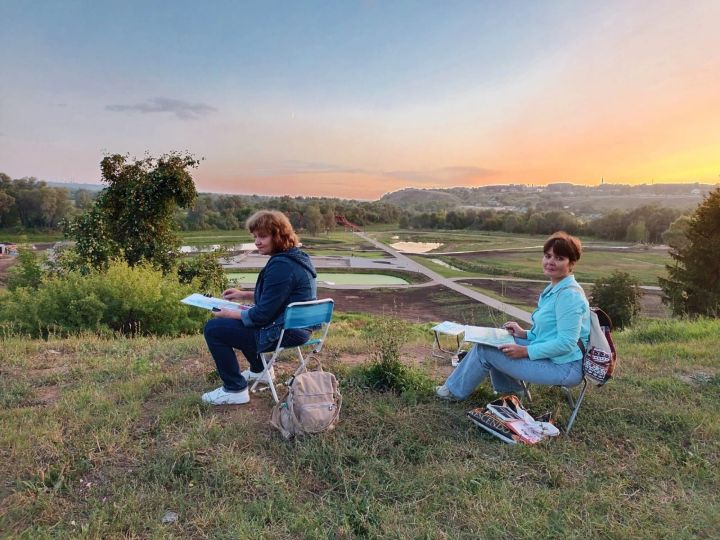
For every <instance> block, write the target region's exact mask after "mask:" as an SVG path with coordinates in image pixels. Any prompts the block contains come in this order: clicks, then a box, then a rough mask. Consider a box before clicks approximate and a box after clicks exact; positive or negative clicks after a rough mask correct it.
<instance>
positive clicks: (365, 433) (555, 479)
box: [0, 314, 720, 538]
mask: <svg viewBox="0 0 720 540" xmlns="http://www.w3.org/2000/svg"><path fill="white" fill-rule="evenodd" d="M370 322H371V318H370V317H369V316H367V315H360V316H349V315H343V314H338V315H337V317H336V320H335V321H334V323H333V327H332V328H331V338H330V341H329V346H328V349H327V350H326V351H325V352H324V353H323V357H324V358H325V365H326V367H327V368H329V369H331V370H332V371H333V372H335V373H336V375H337V376H338V378H339V380H340V381H341V391H342V392H343V397H344V404H343V411H342V416H341V423H340V425H339V426H338V428H337V430H336V431H334V432H331V433H326V434H323V435H321V436H317V437H312V438H308V439H305V440H298V441H294V442H289V443H288V442H285V441H283V440H282V438H281V437H280V436H279V434H278V433H276V432H275V431H273V429H272V428H271V427H269V425H268V423H267V420H268V418H269V413H270V407H269V396H268V395H267V394H262V395H258V396H255V397H253V399H252V401H251V404H250V405H248V406H245V407H237V408H233V407H229V408H220V409H212V408H209V407H206V406H204V405H202V404H201V403H200V401H199V399H198V396H199V394H200V393H201V392H202V391H204V390H206V389H208V388H211V387H213V386H214V385H215V384H216V381H213V380H211V379H212V376H211V375H210V374H211V373H212V371H213V370H212V368H211V359H210V357H209V355H208V353H207V350H206V348H205V345H204V343H203V340H202V337H201V336H189V337H185V338H180V339H155V338H140V339H134V340H131V339H123V338H119V339H101V338H98V337H95V336H91V335H89V336H82V337H77V338H69V339H63V340H58V339H51V340H49V341H39V340H27V339H23V338H21V337H8V338H5V339H4V340H3V341H2V348H1V349H0V392H2V394H0V395H1V396H2V400H1V401H0V537H13V538H15V537H21V538H23V537H24V538H68V537H73V538H74V537H83V538H118V537H122V538H141V537H142V538H145V537H154V538H178V537H179V538H328V537H330V538H358V537H360V538H362V537H370V538H376V537H391V538H477V537H483V538H547V537H570V538H588V537H603V538H627V537H632V538H671V537H672V538H697V537H713V536H715V534H716V531H717V528H718V526H720V504H719V502H720V501H719V495H718V491H717V485H718V482H719V481H720V471H719V469H718V467H717V462H718V458H719V457H720V419H719V416H718V413H717V410H718V406H719V405H720V376H719V373H720V370H719V368H720V366H719V365H718V364H719V362H720V359H719V358H718V355H717V350H718V348H720V322H719V321H716V320H704V321H699V322H686V321H663V322H655V321H648V322H645V323H643V324H641V325H640V326H638V327H636V328H635V329H633V330H632V331H626V332H624V333H618V334H616V337H617V345H618V349H619V353H620V359H621V360H620V362H621V363H620V367H619V372H618V374H617V378H616V380H613V381H612V382H611V383H610V384H608V385H607V386H606V387H604V388H600V389H591V390H590V392H589V394H588V397H587V398H586V402H585V403H584V404H583V407H582V409H581V411H580V415H579V417H578V421H577V423H576V425H575V427H574V428H573V432H572V434H571V435H570V436H561V437H560V438H558V439H557V440H553V441H549V442H547V443H543V444H541V445H539V446H536V447H519V448H517V447H510V446H506V445H503V444H502V443H500V442H499V441H497V440H495V439H492V438H490V437H488V436H486V435H484V434H483V433H481V432H479V431H477V430H476V429H474V428H473V427H472V426H471V425H470V424H469V423H468V422H467V421H466V420H465V418H464V412H465V411H466V410H467V409H469V408H470V407H473V406H477V405H480V404H484V403H487V402H488V401H489V400H490V399H491V398H492V394H491V392H490V390H489V388H488V386H487V385H483V386H481V387H480V389H479V390H478V391H477V392H476V393H475V394H474V395H473V396H472V397H471V399H470V400H469V401H467V402H465V403H447V402H441V401H437V400H435V399H433V398H432V396H431V394H430V392H429V391H427V392H425V393H417V392H415V393H412V394H411V395H407V394H398V393H394V392H385V393H376V392H372V391H369V390H368V389H367V388H365V387H364V385H363V383H362V378H361V377H358V376H356V373H357V370H358V369H361V367H352V366H349V365H348V364H346V363H344V362H343V359H344V358H346V357H348V355H354V354H358V353H366V354H367V353H368V346H367V344H366V342H365V341H364V339H363V337H362V336H363V335H364V329H365V327H366V326H367V325H368V324H369V323H370ZM428 326H429V325H410V329H409V333H408V338H407V340H408V341H407V346H408V350H407V352H406V355H405V361H406V362H408V363H409V364H410V365H412V366H413V369H416V370H418V371H419V372H422V373H423V374H425V376H429V377H432V378H434V379H435V380H437V381H439V380H440V379H441V372H443V371H446V370H447V368H446V362H445V361H441V360H436V359H433V358H431V357H430V355H429V348H430V335H429V332H428ZM420 351H424V352H420ZM209 379H210V380H209ZM545 409H557V410H558V415H559V417H560V419H561V420H564V419H566V418H567V415H568V410H567V407H566V406H564V405H563V402H562V398H561V396H560V395H559V394H558V393H557V392H556V391H555V390H554V389H551V388H536V390H535V399H534V402H533V404H532V406H531V411H536V412H538V411H540V410H545ZM169 510H170V511H174V512H177V513H178V514H179V518H178V521H177V522H176V523H169V524H163V523H162V522H161V521H162V517H163V515H164V514H165V513H166V512H167V511H169Z"/></svg>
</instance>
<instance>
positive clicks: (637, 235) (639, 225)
mask: <svg viewBox="0 0 720 540" xmlns="http://www.w3.org/2000/svg"><path fill="white" fill-rule="evenodd" d="M647 235H648V232H647V226H646V225H645V221H643V220H639V221H634V222H633V223H631V224H630V226H628V228H627V233H626V235H625V238H626V240H628V241H629V242H645V241H646V240H647Z"/></svg>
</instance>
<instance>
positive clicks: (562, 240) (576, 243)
mask: <svg viewBox="0 0 720 540" xmlns="http://www.w3.org/2000/svg"><path fill="white" fill-rule="evenodd" d="M550 250H552V252H553V253H554V254H555V255H560V256H561V257H567V258H568V260H569V261H570V262H571V263H575V262H577V261H578V260H580V255H582V244H581V243H580V240H578V239H577V238H575V237H574V236H570V235H569V234H568V233H566V232H564V231H558V232H556V233H555V234H553V235H552V236H551V237H550V238H548V239H547V240H546V241H545V245H544V246H543V253H547V252H548V251H550Z"/></svg>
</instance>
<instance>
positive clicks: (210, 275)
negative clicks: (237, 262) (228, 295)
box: [177, 252, 228, 294]
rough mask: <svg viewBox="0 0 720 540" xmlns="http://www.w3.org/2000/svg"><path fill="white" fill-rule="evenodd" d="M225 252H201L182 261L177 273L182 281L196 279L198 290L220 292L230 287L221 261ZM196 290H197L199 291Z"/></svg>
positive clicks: (212, 292) (211, 292)
mask: <svg viewBox="0 0 720 540" xmlns="http://www.w3.org/2000/svg"><path fill="white" fill-rule="evenodd" d="M224 255H225V254H224V253H218V252H211V253H201V254H200V255H196V256H195V257H189V258H187V259H184V260H182V261H180V262H179V263H178V265H177V275H178V279H179V280H180V283H192V282H193V281H195V284H196V285H197V287H198V288H197V291H200V292H203V293H208V294H219V293H221V292H222V291H224V290H225V289H227V287H228V278H227V274H226V273H225V270H224V269H223V267H222V265H221V264H220V262H219V260H218V259H219V258H220V257H221V256H224ZM197 291H196V292H197Z"/></svg>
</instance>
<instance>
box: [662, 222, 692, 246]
mask: <svg viewBox="0 0 720 540" xmlns="http://www.w3.org/2000/svg"><path fill="white" fill-rule="evenodd" d="M689 228H690V216H680V217H679V218H677V219H676V220H675V221H673V222H672V223H671V224H670V227H668V230H667V231H665V232H664V233H663V235H662V239H663V242H665V243H666V244H667V245H668V246H670V247H671V248H674V249H678V248H684V247H686V246H687V244H688V237H687V233H688V229H689Z"/></svg>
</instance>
